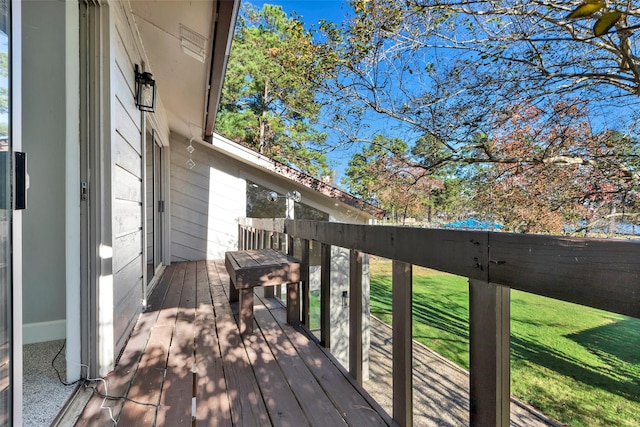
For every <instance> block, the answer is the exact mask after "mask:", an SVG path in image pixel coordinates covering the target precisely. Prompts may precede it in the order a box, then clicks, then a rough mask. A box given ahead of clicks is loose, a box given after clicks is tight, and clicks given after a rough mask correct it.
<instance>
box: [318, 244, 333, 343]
mask: <svg viewBox="0 0 640 427" xmlns="http://www.w3.org/2000/svg"><path fill="white" fill-rule="evenodd" d="M320 344H322V346H324V347H326V348H331V245H328V244H326V243H322V244H321V245H320Z"/></svg>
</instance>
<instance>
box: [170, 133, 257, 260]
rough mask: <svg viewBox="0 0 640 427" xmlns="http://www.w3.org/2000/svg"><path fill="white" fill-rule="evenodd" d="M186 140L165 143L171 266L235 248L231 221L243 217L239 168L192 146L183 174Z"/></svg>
mask: <svg viewBox="0 0 640 427" xmlns="http://www.w3.org/2000/svg"><path fill="white" fill-rule="evenodd" d="M187 146H188V141H187V140H186V138H181V137H177V136H174V137H173V138H172V140H171V254H172V260H173V261H182V260H204V259H220V258H223V256H224V252H225V251H228V250H235V249H237V234H238V232H237V224H238V223H237V219H238V218H239V217H244V216H245V212H246V207H245V205H246V196H245V194H246V183H245V180H244V179H242V178H241V177H240V170H239V166H238V165H237V164H236V163H235V162H234V161H232V160H230V159H227V158H224V157H222V156H221V155H219V154H217V153H215V152H214V150H213V149H212V148H209V147H206V146H203V145H200V144H194V148H195V151H194V153H193V155H192V158H193V160H194V161H195V163H196V166H195V167H194V168H193V169H189V168H188V167H187V165H186V163H187V160H188V159H189V153H188V152H187V149H186V148H187Z"/></svg>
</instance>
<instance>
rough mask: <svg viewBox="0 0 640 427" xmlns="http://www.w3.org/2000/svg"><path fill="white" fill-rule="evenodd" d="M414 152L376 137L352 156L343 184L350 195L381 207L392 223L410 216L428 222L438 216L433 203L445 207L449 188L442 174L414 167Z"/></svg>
mask: <svg viewBox="0 0 640 427" xmlns="http://www.w3.org/2000/svg"><path fill="white" fill-rule="evenodd" d="M418 146H419V144H417V145H416V147H418ZM415 152H416V148H415V147H414V150H413V152H412V150H410V149H409V146H408V144H407V143H406V142H404V141H403V140H402V139H400V138H388V137H385V136H382V135H378V136H376V137H375V138H374V139H373V141H372V142H371V143H370V144H369V145H367V146H365V147H364V148H363V150H362V151H360V152H357V153H355V154H354V155H353V157H352V158H351V160H350V161H349V164H348V167H347V169H346V171H345V173H346V174H345V177H344V178H343V181H342V183H343V184H345V185H347V187H348V188H349V191H350V192H352V193H353V194H355V195H357V196H359V197H361V198H363V199H365V200H370V201H375V202H376V203H378V204H380V205H381V207H382V208H383V209H385V210H387V211H388V212H389V213H391V214H392V215H393V216H394V218H393V219H394V220H396V219H400V220H401V221H402V222H404V220H405V219H407V218H409V217H412V218H416V219H419V220H425V221H427V222H431V221H432V220H434V219H435V218H434V217H435V216H441V215H438V214H437V213H438V210H439V208H440V204H439V203H436V201H440V202H442V204H443V205H444V200H445V199H447V196H445V195H444V193H445V192H446V191H447V190H451V189H452V187H451V186H449V187H447V181H448V179H445V178H444V177H445V174H440V175H438V173H436V171H435V170H431V171H427V170H425V169H424V168H422V167H416V166H415V162H414V160H412V159H413V157H414V156H415ZM421 154H422V155H425V153H421ZM438 172H442V171H441V170H439V171H438ZM452 194H453V193H449V196H451V195H452ZM447 208H448V206H447ZM447 208H445V209H447ZM445 209H443V210H442V213H444V210H445Z"/></svg>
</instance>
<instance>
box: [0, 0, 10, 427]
mask: <svg viewBox="0 0 640 427" xmlns="http://www.w3.org/2000/svg"><path fill="white" fill-rule="evenodd" d="M10 20H11V13H10V2H9V0H0V425H2V426H4V425H11V421H12V413H11V412H12V405H13V401H12V393H13V387H12V384H13V381H12V370H13V363H12V362H13V361H12V358H11V354H12V351H13V345H12V342H13V340H12V334H11V330H12V329H11V328H12V322H11V315H12V292H11V219H12V217H11V213H12V206H11V140H10V135H11V133H10V130H11V126H10V123H11V120H10V118H11V115H10V105H11V103H10V98H9V87H10V86H9V82H10V77H11V75H10V72H9V64H10V61H9V59H10V52H9V45H10V25H9V24H10Z"/></svg>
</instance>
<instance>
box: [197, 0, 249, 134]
mask: <svg viewBox="0 0 640 427" xmlns="http://www.w3.org/2000/svg"><path fill="white" fill-rule="evenodd" d="M239 7H240V0H217V1H216V6H215V8H214V12H213V15H214V16H213V20H214V21H213V28H212V34H211V40H212V43H211V46H212V53H211V64H210V66H209V93H208V96H207V98H206V101H205V102H206V108H205V117H204V135H203V137H204V139H205V140H209V139H210V138H211V137H212V136H213V130H214V127H215V123H216V114H217V112H218V105H219V103H220V96H221V95H222V84H223V83H224V74H225V72H226V69H227V62H228V60H229V52H230V50H231V41H232V40H233V31H234V29H235V25H236V19H237V17H238V10H239Z"/></svg>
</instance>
